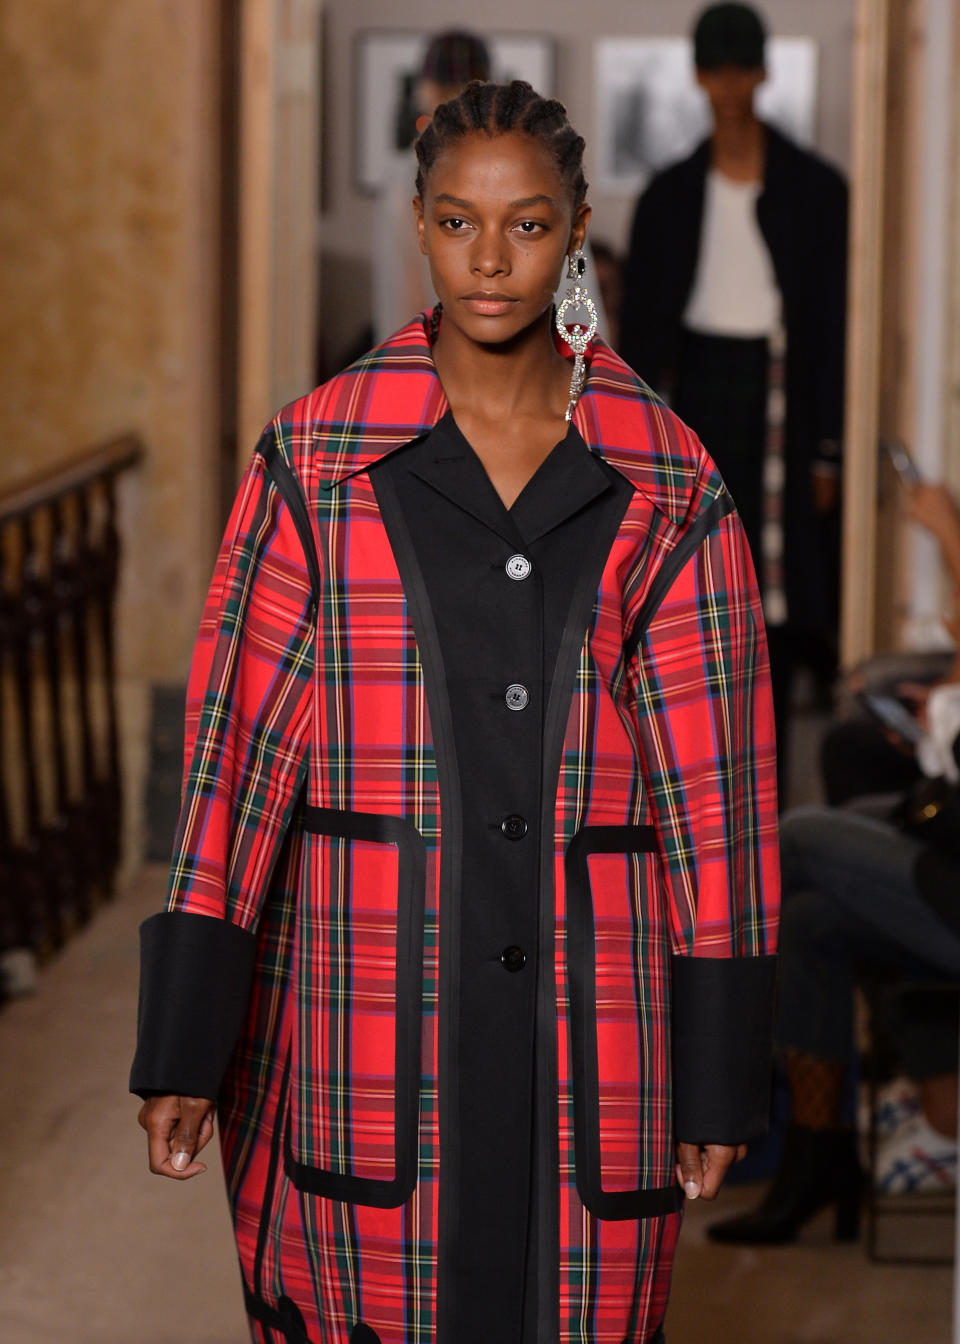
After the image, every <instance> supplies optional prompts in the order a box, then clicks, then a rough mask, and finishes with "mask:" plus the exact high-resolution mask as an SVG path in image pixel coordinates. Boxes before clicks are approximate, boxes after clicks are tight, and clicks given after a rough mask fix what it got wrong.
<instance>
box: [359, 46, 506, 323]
mask: <svg viewBox="0 0 960 1344" xmlns="http://www.w3.org/2000/svg"><path fill="white" fill-rule="evenodd" d="M489 78H490V51H489V48H488V47H487V44H486V42H484V40H483V38H482V37H478V36H477V35H476V34H475V33H470V32H466V31H464V30H462V29H458V28H452V29H448V30H446V31H444V32H442V33H437V34H436V36H434V37H432V38H431V39H430V42H429V43H428V44H427V49H426V51H425V53H424V57H423V65H422V66H421V68H420V78H419V79H418V80H417V87H416V93H415V96H416V103H417V109H418V111H419V113H420V117H419V119H418V122H417V129H418V130H422V129H423V125H424V124H425V121H426V119H428V118H430V117H432V116H433V112H434V109H435V108H436V107H438V106H439V105H440V103H445V102H446V101H447V100H448V99H450V98H456V97H457V95H458V94H459V93H461V92H462V91H463V89H465V88H466V86H467V85H468V84H469V83H470V81H471V80H473V79H479V80H487V79H489ZM412 163H413V150H412V149H411V151H410V161H409V162H406V161H405V162H404V164H403V166H402V168H399V167H398V169H397V175H396V177H395V178H394V179H392V180H390V181H388V182H387V183H386V184H385V185H384V187H383V190H382V191H381V193H380V197H379V199H378V202H377V214H376V224H375V229H374V250H373V258H372V270H373V336H374V342H377V341H383V340H386V338H387V337H388V336H390V335H391V334H392V333H393V332H395V331H397V330H398V329H399V328H400V327H402V326H403V324H404V323H405V322H409V321H410V319H411V317H413V315H414V313H419V312H422V311H423V309H425V308H432V307H433V305H434V304H435V303H436V301H437V300H436V295H435V294H434V292H433V283H432V281H431V279H430V267H429V266H428V265H427V260H426V258H425V257H423V256H421V254H420V248H419V246H418V244H417V235H416V230H415V229H414V228H413V227H412V226H411V220H412V219H413V193H412V191H411V189H410V176H411V164H412Z"/></svg>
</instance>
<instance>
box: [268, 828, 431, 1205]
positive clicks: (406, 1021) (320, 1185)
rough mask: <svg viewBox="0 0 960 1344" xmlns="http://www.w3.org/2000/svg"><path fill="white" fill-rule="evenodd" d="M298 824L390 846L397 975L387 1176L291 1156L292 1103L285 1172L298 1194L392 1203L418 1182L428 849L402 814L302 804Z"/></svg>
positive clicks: (406, 1196) (352, 1201)
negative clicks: (391, 1163)
mask: <svg viewBox="0 0 960 1344" xmlns="http://www.w3.org/2000/svg"><path fill="white" fill-rule="evenodd" d="M302 819H303V829H304V830H305V831H306V832H307V833H308V834H312V835H324V836H329V837H332V838H334V839H344V840H367V841H372V842H374V843H376V844H382V845H396V847H397V867H398V876H397V977H396V1028H395V1056H394V1079H395V1084H394V1136H395V1153H394V1173H395V1174H394V1178H393V1180H391V1181H381V1180H377V1179H376V1178H374V1177H371V1176H350V1175H348V1174H347V1173H346V1172H341V1171H329V1170H327V1169H326V1168H323V1167H311V1166H309V1165H307V1164H306V1163H303V1162H298V1161H297V1158H296V1156H295V1154H294V1152H293V1147H292V1144H291V1139H290V1120H291V1108H292V1102H291V1107H288V1109H287V1120H286V1125H285V1126H284V1135H283V1165H284V1170H285V1171H286V1173H287V1176H288V1177H289V1178H290V1180H291V1181H292V1182H293V1184H294V1186H296V1188H297V1189H298V1190H301V1191H303V1192H304V1193H305V1194H311V1195H321V1196H323V1197H324V1198H325V1199H337V1200H341V1201H343V1202H344V1203H347V1204H366V1205H369V1206H370V1207H372V1208H375V1209H396V1208H399V1207H400V1205H401V1204H405V1203H406V1201H407V1200H408V1199H409V1198H410V1196H411V1195H412V1194H413V1192H414V1189H415V1188H416V1184H417V1159H418V1147H419V1129H418V1122H419V1115H420V1032H421V1008H422V998H423V919H424V902H425V898H426V885H427V851H426V845H425V844H424V842H423V836H422V835H421V834H420V832H419V831H418V830H417V828H416V827H415V826H414V824H413V823H412V822H411V821H408V820H407V819H406V818H404V817H387V816H382V815H381V814H380V813H378V812H341V811H337V810H336V809H335V808H329V807H304V808H303V812H302Z"/></svg>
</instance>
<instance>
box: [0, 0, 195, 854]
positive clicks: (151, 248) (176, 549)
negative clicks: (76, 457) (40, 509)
mask: <svg viewBox="0 0 960 1344" xmlns="http://www.w3.org/2000/svg"><path fill="white" fill-rule="evenodd" d="M218 9H219V6H218V5H217V4H215V3H214V2H213V0H4V3H3V4H2V6H0V69H2V71H3V78H2V80H0V127H2V133H0V258H2V261H0V403H2V406H3V441H2V442H3V451H2V452H0V493H2V492H3V491H5V490H7V489H8V488H9V487H11V486H13V485H16V484H20V483H22V482H24V481H26V480H28V479H29V478H30V477H31V475H32V474H34V473H35V472H37V471H38V470H45V469H47V468H50V467H51V466H54V465H56V464H57V463H58V462H60V461H62V460H64V459H65V458H69V457H70V456H71V455H72V454H75V453H77V452H78V451H80V450H81V449H83V448H86V447H88V446H90V445H93V444H95V443H97V442H99V441H101V440H103V439H105V438H107V437H109V436H110V435H112V434H115V433H118V432H121V431H125V430H128V429H134V430H138V431H139V432H140V434H141V435H142V437H143V439H144V441H145V443H146V446H147V457H146V460H145V463H144V465H143V466H142V467H141V468H140V470H139V471H138V472H137V473H136V474H135V476H133V477H130V478H128V479H127V480H126V481H125V482H124V484H123V487H122V489H121V496H120V498H121V516H120V525H121V533H122V536H123V543H124V557H123V583H122V590H121V596H120V602H119V604H118V636H119V648H118V653H119V665H120V666H119V670H120V677H121V705H122V712H123V718H124V744H125V758H126V766H127V781H128V795H129V797H128V803H129V805H130V816H129V818H128V826H127V848H128V854H130V855H131V857H135V853H136V847H137V832H138V827H137V824H136V817H137V813H138V803H139V799H140V796H141V792H142V776H143V768H144V761H145V731H144V730H145V726H146V715H147V701H148V686H149V684H150V683H155V682H165V681H166V682H179V681H182V680H183V678H184V676H185V673H186V667H187V663H188V659H189V653H190V647H191V644H192V640H193V636H194V632H195V629H196V622H197V618H198V614H199V607H200V603H201V601H202V597H203V592H204V590H205V588H206V584H207V581H208V579H209V574H210V567H211V564H212V558H213V549H214V547H215V544H216V535H215V533H216V529H217V525H218V523H217V516H216V510H217V504H216V473H217V465H216V464H217V458H218V445H217V441H216V433H217V419H216V405H217V391H216V383H215V369H216V364H215V351H216V341H217V329H216V303H217V286H216V273H217V272H216V255H217V251H216V249H217V211H218V192H219V188H218V171H219V169H218V162H219V131H218V123H217V117H218V99H219V89H218V83H217V68H218V66H217V51H218V41H219V35H218V31H217V12H218Z"/></svg>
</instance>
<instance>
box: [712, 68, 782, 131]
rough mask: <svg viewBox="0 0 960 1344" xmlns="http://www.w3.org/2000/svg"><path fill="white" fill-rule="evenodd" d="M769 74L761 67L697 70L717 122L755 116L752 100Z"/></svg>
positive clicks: (727, 121)
mask: <svg viewBox="0 0 960 1344" xmlns="http://www.w3.org/2000/svg"><path fill="white" fill-rule="evenodd" d="M766 77H767V72H766V71H765V70H764V69H763V67H762V66H758V67H756V68H754V69H745V68H744V67H743V66H742V65H720V66H716V67H715V68H713V69H710V70H698V71H697V83H698V84H699V85H700V87H701V89H703V91H704V92H705V93H706V95H707V97H708V98H709V99H710V107H711V108H712V109H713V116H714V120H715V121H716V122H718V123H721V124H722V123H729V122H738V121H747V120H749V118H750V117H752V116H753V99H754V95H755V94H756V92H757V89H758V88H759V87H760V85H761V84H762V83H763V81H764V80H765V79H766Z"/></svg>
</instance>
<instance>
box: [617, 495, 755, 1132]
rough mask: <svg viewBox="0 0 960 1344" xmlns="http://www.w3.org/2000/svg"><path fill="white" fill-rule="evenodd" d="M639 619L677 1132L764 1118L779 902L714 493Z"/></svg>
mask: <svg viewBox="0 0 960 1344" xmlns="http://www.w3.org/2000/svg"><path fill="white" fill-rule="evenodd" d="M665 563H666V564H667V565H668V566H669V569H668V571H667V574H666V576H665V577H666V582H664V583H661V584H659V585H658V587H657V601H656V604H655V607H654V608H653V609H652V610H650V609H648V610H646V611H645V612H644V615H643V625H642V629H640V630H639V631H638V632H637V633H636V635H635V644H636V658H635V660H634V663H633V667H632V672H633V675H634V676H635V688H636V691H635V703H636V714H637V724H638V731H639V735H640V742H641V750H642V755H643V770H644V776H645V783H646V787H647V791H648V796H649V800H650V805H651V810H652V814H653V821H654V824H655V826H656V830H657V834H658V837H659V847H660V852H661V859H662V867H663V873H664V878H665V885H666V898H667V900H668V902H669V909H670V920H671V926H672V931H673V940H674V949H673V950H674V959H673V961H674V965H673V1033H674V1079H675V1115H676V1126H677V1136H678V1137H679V1138H684V1139H688V1140H690V1141H695V1142H716V1143H726V1142H731V1143H732V1142H739V1141H741V1140H742V1139H744V1138H746V1137H749V1135H750V1134H751V1133H754V1132H757V1131H759V1130H762V1129H763V1128H764V1127H765V1124H766V1111H767V1105H768V1095H769V1061H770V1050H771V1021H772V1008H773V979H774V959H773V957H772V955H771V954H772V953H773V951H774V948H775V943H776V926H777V913H778V905H779V865H778V854H777V799H776V763H775V749H774V735H773V706H772V698H771V693H770V677H769V668H768V663H767V653H766V641H765V637H764V628H763V619H762V614H761V607H760V599H759V595H758V593H757V587H756V580H755V576H754V571H753V563H752V560H751V558H750V553H749V549H748V547H747V543H746V540H745V538H744V534H743V529H742V527H741V525H740V521H739V519H738V517H737V515H736V513H735V512H734V511H733V509H732V507H731V506H730V504H729V501H728V499H727V497H726V496H725V494H724V495H721V496H720V497H719V498H718V499H717V500H715V501H714V504H713V505H712V506H711V507H710V508H709V509H708V510H705V511H704V513H703V515H702V517H701V518H700V520H699V521H698V522H697V523H695V524H694V525H693V526H692V527H690V528H689V529H688V534H687V536H686V537H685V538H684V539H682V540H681V541H680V543H679V545H678V546H677V548H676V551H675V552H674V555H673V556H672V557H671V559H670V560H669V561H667V562H665Z"/></svg>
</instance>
